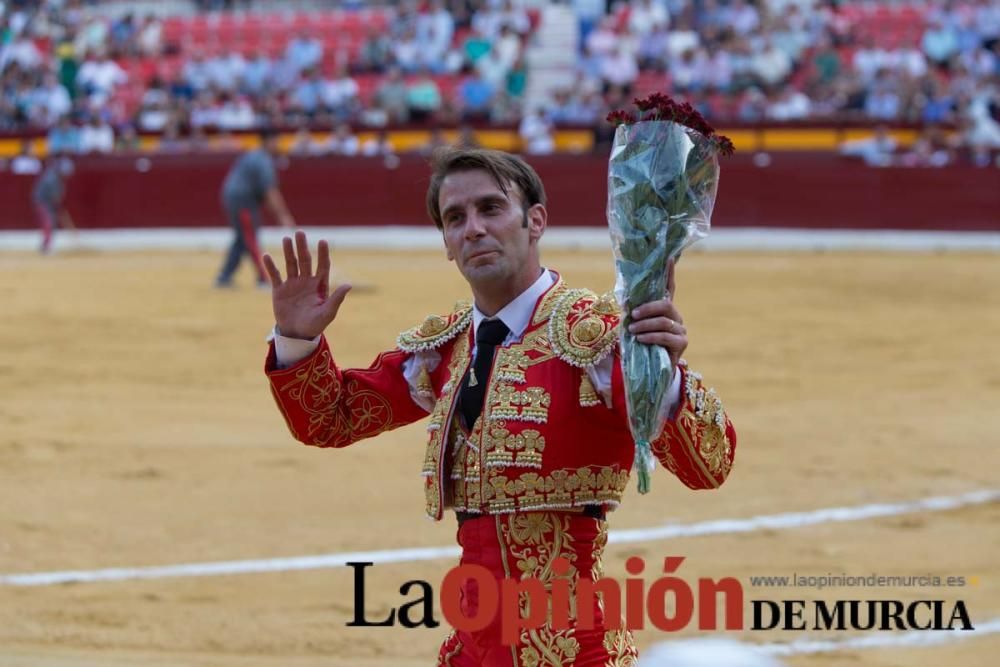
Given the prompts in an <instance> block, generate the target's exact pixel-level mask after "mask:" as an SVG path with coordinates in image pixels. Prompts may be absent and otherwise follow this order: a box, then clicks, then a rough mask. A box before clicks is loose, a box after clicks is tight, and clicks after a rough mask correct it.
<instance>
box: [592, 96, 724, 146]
mask: <svg viewBox="0 0 1000 667" xmlns="http://www.w3.org/2000/svg"><path fill="white" fill-rule="evenodd" d="M632 104H634V105H635V107H636V109H638V113H635V114H633V113H632V112H630V111H625V110H623V109H619V110H617V111H612V112H611V113H609V114H608V116H607V121H608V122H609V123H611V124H612V125H614V126H615V127H617V126H619V125H631V124H633V123H638V122H640V121H644V120H649V121H658V120H660V121H668V122H673V123H677V124H679V125H684V126H685V127H689V128H691V129H692V130H694V131H695V132H698V133H700V134H702V135H704V136H705V137H706V138H710V139H712V143H713V144H714V145H715V148H716V150H718V152H719V154H720V155H732V154H733V151H734V150H735V149H734V147H733V142H732V141H730V140H729V139H728V138H727V137H724V136H722V135H718V134H716V133H715V128H714V127H712V126H711V125H709V123H708V121H707V120H705V117H704V116H702V115H701V113H699V112H698V110H697V109H695V108H694V107H693V106H691V103H690V102H684V103H683V104H678V103H677V101H676V100H674V99H673V98H671V97H670V96H668V95H664V94H663V93H652V94H651V95H649V96H647V97H645V98H640V97H637V98H635V99H633V100H632Z"/></svg>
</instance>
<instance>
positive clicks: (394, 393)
mask: <svg viewBox="0 0 1000 667" xmlns="http://www.w3.org/2000/svg"><path fill="white" fill-rule="evenodd" d="M409 356H410V355H409V354H408V353H406V352H403V351H401V350H395V351H392V352H384V353H382V354H380V355H379V356H378V357H377V358H376V359H375V361H374V362H373V363H372V365H371V366H369V367H368V368H365V369H358V368H349V369H345V370H341V369H340V368H338V367H337V365H336V364H335V363H334V361H333V355H332V354H331V353H330V346H329V344H328V343H327V341H326V338H325V337H323V338H322V339H321V340H320V344H319V347H318V348H317V349H316V351H315V352H313V353H312V354H311V355H309V356H308V357H306V358H305V359H303V360H301V361H299V362H298V363H297V364H295V365H293V366H291V367H289V368H285V369H279V368H277V362H276V359H275V352H274V344H273V343H272V344H271V346H270V349H269V352H268V356H267V362H266V364H265V367H264V370H265V372H266V374H267V377H268V380H269V381H270V384H271V394H272V395H273V396H274V400H275V401H276V402H277V404H278V409H279V410H280V411H281V414H282V416H284V418H285V423H286V424H288V429H289V431H291V433H292V436H293V437H294V438H295V439H296V440H298V441H299V442H302V443H304V444H307V445H312V446H315V447H346V446H347V445H350V444H352V443H354V442H357V441H358V440H363V439H364V438H370V437H372V436H375V435H378V434H379V433H382V432H383V431H389V430H391V429H394V428H397V427H399V426H403V425H405V424H409V423H412V422H415V421H417V420H418V419H421V418H423V417H425V416H426V415H427V414H428V413H427V411H426V410H425V409H423V408H422V407H420V406H419V405H417V404H416V403H415V402H414V401H413V399H412V398H411V395H410V386H409V383H408V382H407V380H406V377H405V376H404V372H403V364H404V362H405V361H406V359H407V357H409Z"/></svg>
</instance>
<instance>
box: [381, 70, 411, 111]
mask: <svg viewBox="0 0 1000 667" xmlns="http://www.w3.org/2000/svg"><path fill="white" fill-rule="evenodd" d="M375 104H376V106H378V107H379V108H380V109H382V110H384V111H385V113H386V115H387V116H388V120H389V122H392V123H405V122H407V121H408V120H409V119H410V107H409V104H408V93H407V88H406V82H405V81H403V73H402V72H400V71H399V68H398V67H391V68H390V69H389V71H388V73H387V74H386V77H385V79H383V81H382V83H381V85H379V87H378V89H377V90H376V91H375Z"/></svg>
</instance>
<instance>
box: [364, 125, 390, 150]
mask: <svg viewBox="0 0 1000 667" xmlns="http://www.w3.org/2000/svg"><path fill="white" fill-rule="evenodd" d="M361 154H362V155H364V156H365V157H376V156H379V157H386V156H389V155H395V154H396V149H395V148H394V147H393V145H392V140H391V139H390V138H389V132H388V131H387V130H386V129H385V128H382V129H381V130H379V131H378V134H376V135H375V136H374V137H372V138H370V139H367V140H365V142H364V143H363V144H362V145H361Z"/></svg>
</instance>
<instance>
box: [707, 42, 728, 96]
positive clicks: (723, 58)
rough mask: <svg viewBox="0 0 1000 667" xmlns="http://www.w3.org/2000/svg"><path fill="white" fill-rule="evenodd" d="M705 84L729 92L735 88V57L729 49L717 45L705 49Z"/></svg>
mask: <svg viewBox="0 0 1000 667" xmlns="http://www.w3.org/2000/svg"><path fill="white" fill-rule="evenodd" d="M702 71H703V73H704V77H705V85H706V86H707V87H708V88H712V89H714V90H718V91H721V92H729V91H730V90H732V88H733V59H732V56H731V55H730V54H729V52H728V51H726V50H725V49H722V48H719V47H718V46H716V45H714V44H713V45H710V46H709V47H708V48H707V49H706V51H705V64H704V68H703V70H702Z"/></svg>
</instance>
